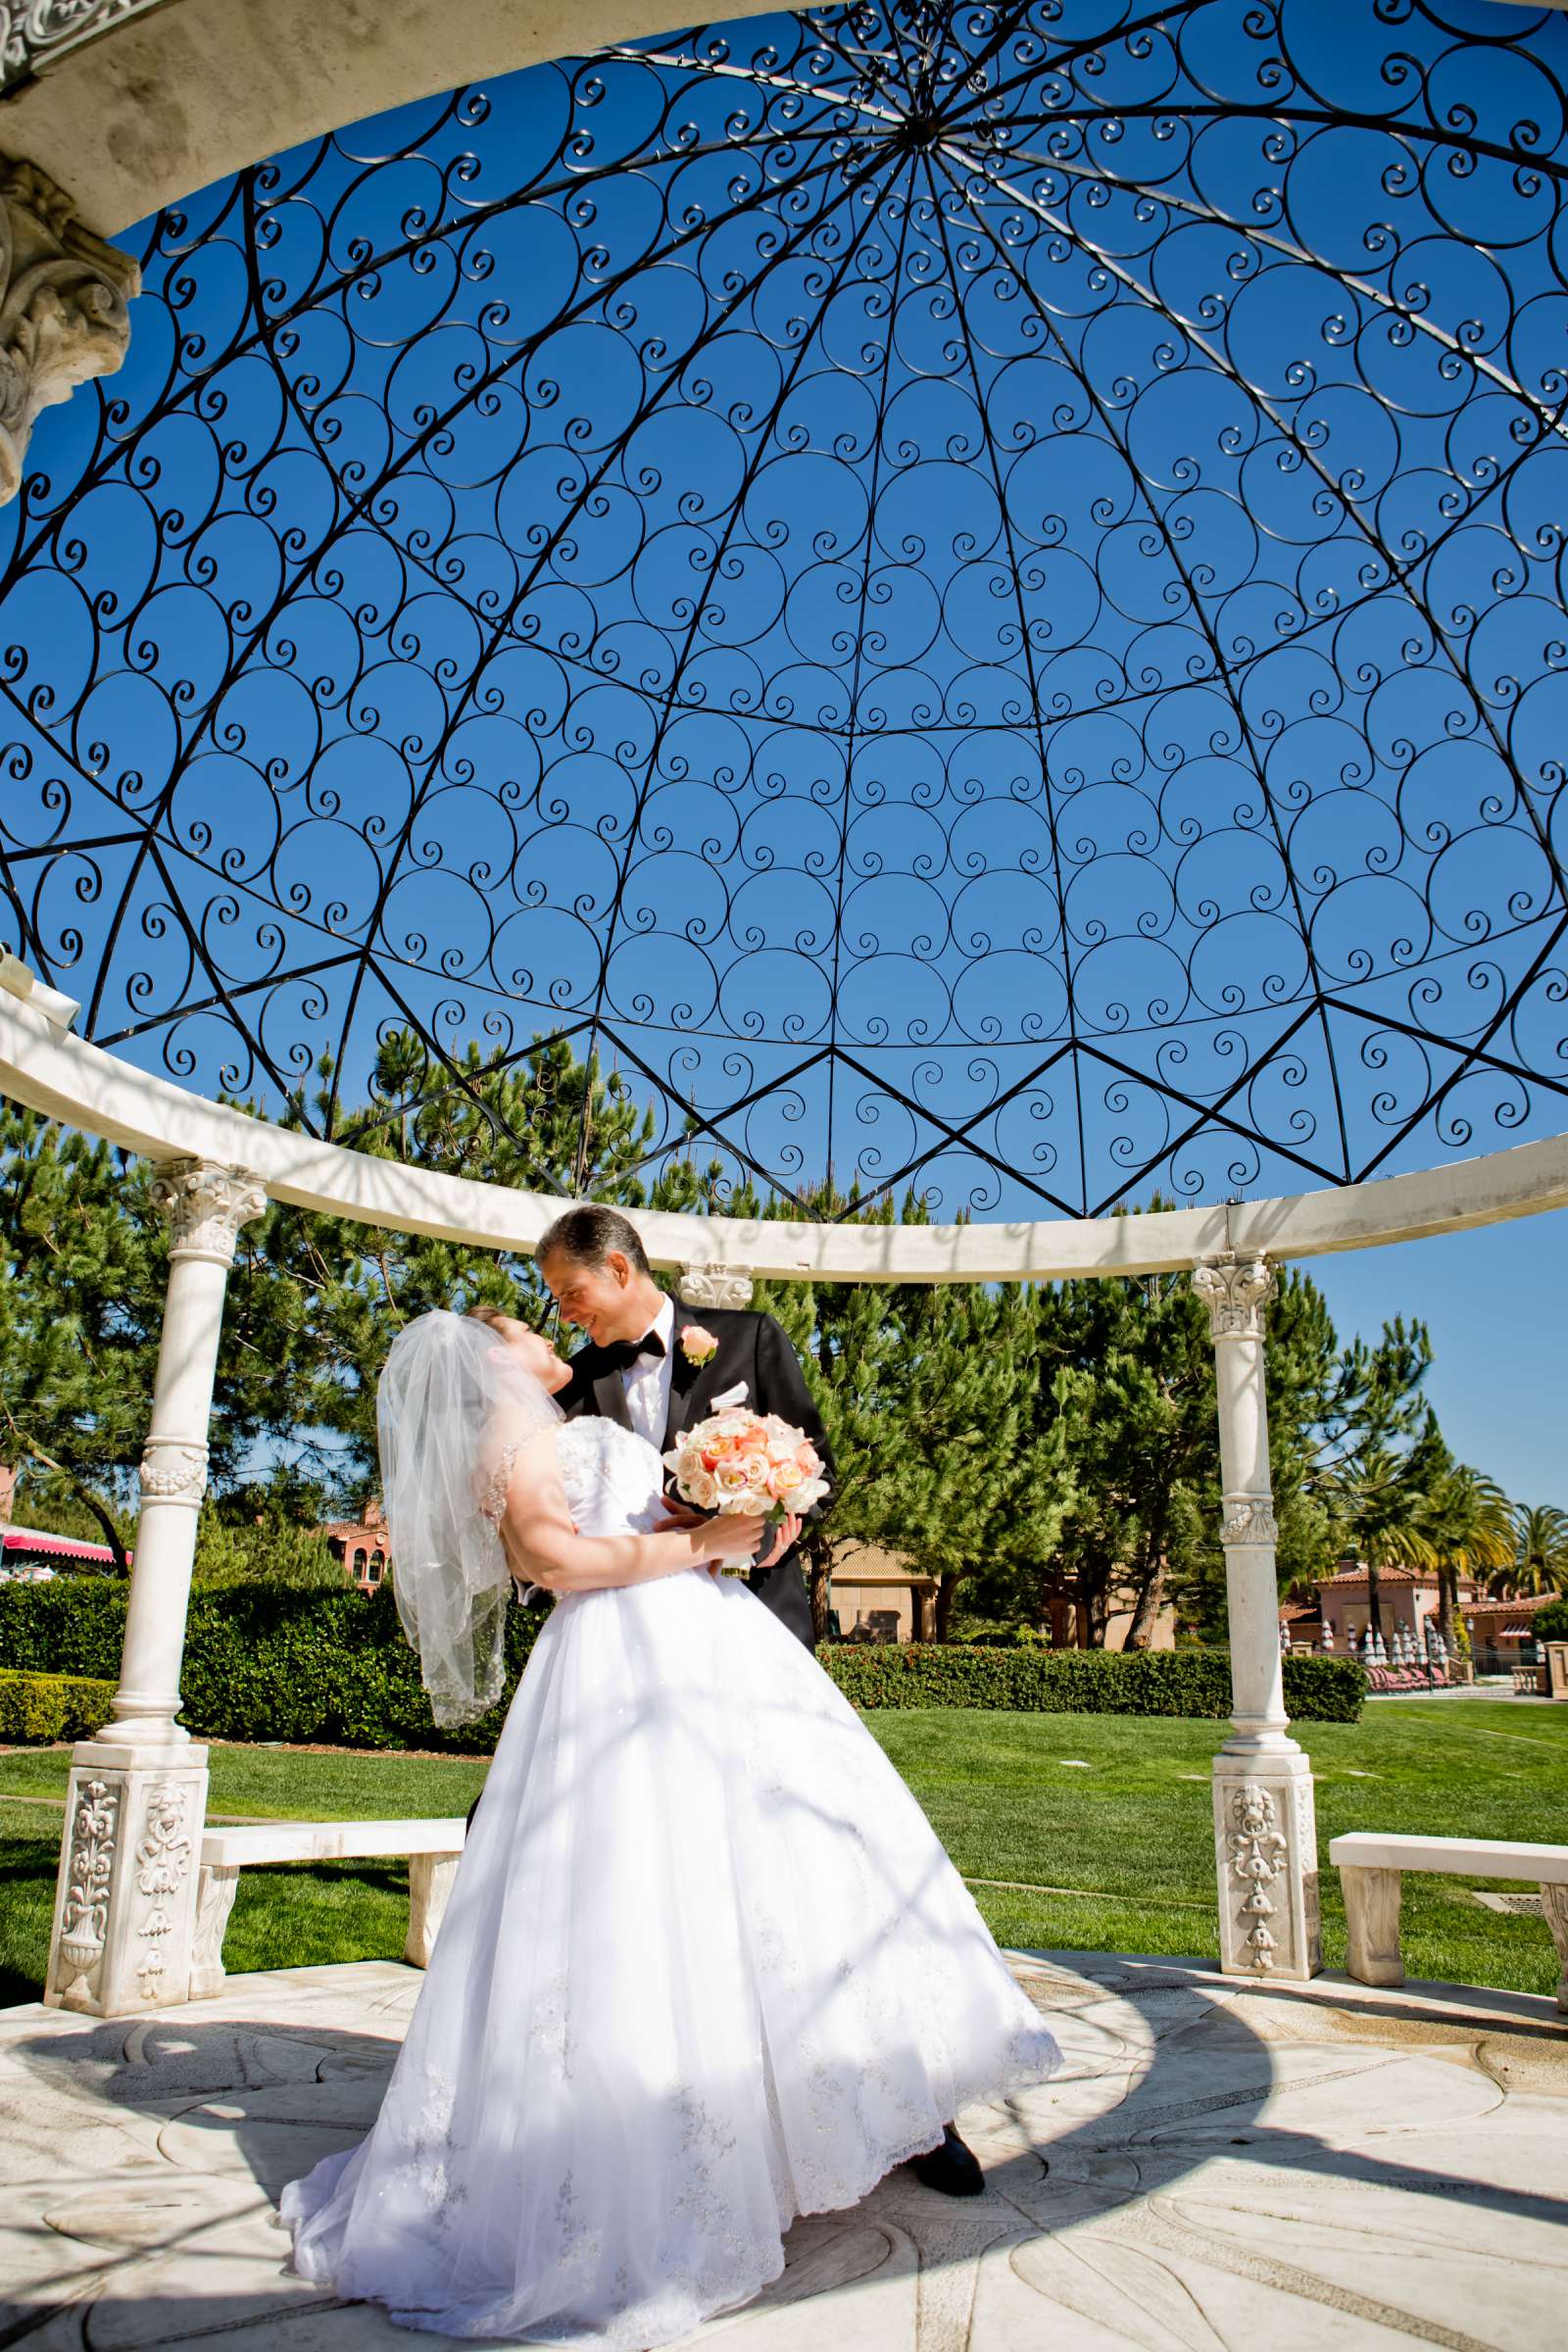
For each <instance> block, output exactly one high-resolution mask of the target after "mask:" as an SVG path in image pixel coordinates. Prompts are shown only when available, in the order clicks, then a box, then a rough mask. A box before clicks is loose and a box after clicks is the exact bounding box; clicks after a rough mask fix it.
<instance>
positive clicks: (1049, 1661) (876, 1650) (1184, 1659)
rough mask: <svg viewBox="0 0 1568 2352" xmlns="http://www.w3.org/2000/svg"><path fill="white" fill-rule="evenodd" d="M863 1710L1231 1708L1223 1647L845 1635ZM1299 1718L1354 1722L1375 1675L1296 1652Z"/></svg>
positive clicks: (844, 1677) (848, 1665) (1290, 1699)
mask: <svg viewBox="0 0 1568 2352" xmlns="http://www.w3.org/2000/svg"><path fill="white" fill-rule="evenodd" d="M818 1655H819V1656H820V1658H821V1660H822V1663H823V1665H824V1666H825V1667H826V1668H827V1670H828V1672H829V1674H831V1675H832V1677H833V1680H834V1681H835V1682H836V1683H837V1685H838V1687H839V1689H840V1690H841V1691H843V1693H844V1695H845V1697H846V1698H848V1699H850V1700H852V1701H853V1702H854V1704H855V1705H856V1706H858V1707H1002V1708H1007V1709H1011V1710H1014V1711H1016V1712H1019V1713H1026V1714H1039V1715H1186V1716H1207V1717H1211V1718H1213V1719H1214V1720H1215V1721H1222V1720H1223V1719H1224V1718H1225V1717H1226V1716H1228V1715H1229V1713H1230V1711H1231V1663H1230V1656H1229V1653H1228V1652H1227V1651H1225V1650H1223V1649H1142V1650H1134V1651H1122V1650H1105V1649H976V1648H969V1647H968V1646H963V1647H958V1646H949V1645H947V1644H944V1643H940V1642H909V1643H907V1644H898V1645H895V1644H894V1643H892V1642H887V1643H872V1642H864V1643H859V1642H842V1643H835V1644H834V1646H833V1647H832V1648H830V1649H824V1650H821V1651H819V1652H818ZM1284 1663H1285V1704H1286V1708H1287V1711H1288V1712H1289V1713H1290V1715H1291V1716H1292V1717H1293V1718H1296V1719H1299V1720H1305V1721H1308V1722H1317V1723H1354V1721H1355V1720H1356V1718H1357V1716H1358V1715H1359V1714H1360V1712H1361V1701H1362V1699H1363V1698H1364V1697H1365V1696H1366V1676H1365V1675H1364V1674H1363V1673H1362V1671H1361V1668H1360V1666H1359V1665H1358V1664H1357V1663H1356V1661H1355V1660H1354V1659H1353V1658H1307V1657H1302V1658H1294V1657H1293V1658H1287V1659H1286V1660H1285V1662H1284Z"/></svg>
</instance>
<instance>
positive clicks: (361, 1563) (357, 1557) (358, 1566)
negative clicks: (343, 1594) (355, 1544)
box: [354, 1551, 365, 1576]
mask: <svg viewBox="0 0 1568 2352" xmlns="http://www.w3.org/2000/svg"><path fill="white" fill-rule="evenodd" d="M354 1573H355V1575H356V1576H363V1575H364V1574H365V1554H364V1552H363V1551H357V1552H356V1553H355V1554H354Z"/></svg>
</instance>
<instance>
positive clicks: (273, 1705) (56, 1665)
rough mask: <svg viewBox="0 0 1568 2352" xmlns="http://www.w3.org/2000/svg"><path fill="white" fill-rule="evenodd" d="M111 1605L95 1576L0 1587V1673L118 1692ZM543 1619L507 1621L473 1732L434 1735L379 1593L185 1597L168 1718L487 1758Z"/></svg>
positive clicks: (216, 1729)
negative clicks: (176, 1687) (12, 1671)
mask: <svg viewBox="0 0 1568 2352" xmlns="http://www.w3.org/2000/svg"><path fill="white" fill-rule="evenodd" d="M125 1600H126V1592H125V1587H124V1586H123V1584H119V1583H111V1582H110V1581H109V1580H108V1579H107V1578H104V1579H99V1578H93V1579H91V1580H81V1581H78V1580H75V1579H73V1580H71V1581H70V1582H69V1583H68V1582H67V1580H66V1579H65V1578H63V1577H62V1578H58V1579H57V1580H56V1581H55V1582H54V1583H53V1584H48V1585H0V1666H9V1667H14V1668H21V1669H23V1670H25V1671H30V1672H33V1673H60V1672H69V1673H73V1674H86V1675H101V1676H106V1677H108V1678H109V1679H110V1681H111V1683H112V1684H113V1683H116V1682H118V1680H119V1676H120V1652H121V1646H122V1643H123V1640H124V1631H125ZM545 1616H546V1612H545V1611H544V1610H543V1609H510V1610H509V1611H508V1612H507V1668H508V1673H507V1687H506V1691H505V1693H504V1695H503V1698H502V1701H501V1703H500V1704H499V1705H498V1706H496V1707H493V1708H492V1709H491V1711H490V1713H489V1714H488V1715H482V1716H480V1718H479V1719H478V1721H477V1722H476V1723H470V1724H466V1725H465V1726H463V1727H462V1728H461V1729H459V1730H455V1731H442V1730H441V1729H440V1727H439V1726H438V1725H437V1724H435V1723H434V1722H432V1720H431V1716H430V1702H429V1700H428V1698H427V1697H426V1696H425V1693H424V1691H423V1689H422V1688H421V1686H420V1683H419V1669H418V1663H417V1659H416V1657H415V1655H414V1652H413V1650H412V1649H410V1647H409V1645H408V1642H406V1641H405V1640H404V1637H403V1628H402V1626H401V1625H400V1624H399V1622H398V1613H397V1604H396V1603H395V1601H394V1600H393V1598H392V1594H391V1593H390V1591H389V1590H387V1589H386V1588H385V1587H382V1588H381V1589H380V1590H379V1591H377V1592H374V1593H356V1592H351V1591H350V1590H348V1589H347V1588H346V1587H345V1589H344V1590H343V1591H342V1592H338V1593H334V1592H321V1591H319V1590H317V1591H311V1590H309V1589H308V1588H307V1589H300V1588H294V1589H289V1588H287V1587H284V1586H278V1585H229V1586H222V1587H217V1588H214V1589H213V1590H211V1591H208V1592H203V1591H201V1590H200V1589H199V1588H198V1590H197V1591H196V1592H194V1593H192V1594H191V1601H190V1617H189V1620H188V1623H187V1627H186V1634H185V1661H184V1665H183V1667H182V1669H181V1672H180V1690H181V1692H182V1694H183V1697H184V1702H185V1703H184V1709H183V1713H182V1718H181V1720H182V1721H183V1722H184V1723H185V1725H186V1726H187V1728H188V1729H189V1730H190V1731H192V1732H193V1733H195V1734H196V1735H197V1736H198V1738H202V1739H209V1740H281V1741H283V1742H284V1743H285V1744H289V1745H300V1746H309V1745H312V1744H315V1743H320V1744H322V1745H324V1746H328V1747H398V1748H424V1749H434V1750H445V1751H448V1752H450V1753H453V1754H459V1755H488V1754H489V1752H490V1750H491V1749H492V1748H493V1747H494V1746H495V1743H496V1740H498V1739H499V1737H500V1734H501V1726H502V1723H503V1721H504V1720H505V1716H506V1701H507V1699H509V1698H510V1697H511V1695H512V1691H513V1689H514V1687H515V1683H516V1678H517V1676H518V1675H519V1674H520V1673H521V1671H522V1665H523V1660H524V1659H525V1658H526V1656H527V1654H528V1651H529V1650H530V1649H531V1648H532V1646H533V1643H534V1641H535V1639H536V1637H537V1635H538V1632H539V1628H540V1627H541V1626H542V1625H543V1623H544V1621H545ZM106 1712H107V1710H106Z"/></svg>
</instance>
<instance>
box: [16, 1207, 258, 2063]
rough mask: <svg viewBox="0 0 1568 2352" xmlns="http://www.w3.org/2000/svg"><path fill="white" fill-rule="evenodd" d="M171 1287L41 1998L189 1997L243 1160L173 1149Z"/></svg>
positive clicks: (160, 2002)
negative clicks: (132, 1539)
mask: <svg viewBox="0 0 1568 2352" xmlns="http://www.w3.org/2000/svg"><path fill="white" fill-rule="evenodd" d="M153 1199H154V1201H156V1202H157V1204H158V1206H159V1208H160V1209H161V1210H162V1211H163V1213H164V1215H165V1217H166V1218H167V1220H168V1222H169V1229H170V1249H169V1292H168V1297H167V1299H166V1302H165V1307H164V1329H163V1337H162V1340H161V1342H160V1344H159V1349H158V1372H157V1377H156V1380H155V1382H154V1387H153V1410H152V1426H151V1429H150V1431H149V1434H148V1438H147V1446H146V1451H145V1453H144V1455H143V1457H142V1464H141V1510H140V1514H139V1516H138V1519H137V1524H136V1545H135V1554H136V1556H135V1566H134V1569H133V1571H132V1575H131V1583H130V1607H129V1611H128V1614H127V1616H126V1620H125V1643H124V1649H123V1654H122V1658H121V1670H120V1689H119V1691H117V1693H116V1695H115V1700H114V1713H113V1716H112V1718H111V1720H110V1721H109V1722H108V1723H107V1724H106V1725H105V1726H104V1728H103V1730H102V1731H101V1732H100V1733H99V1734H98V1736H97V1738H96V1739H94V1740H81V1741H78V1743H77V1745H76V1747H75V1748H74V1750H73V1754H72V1766H71V1784H70V1789H69V1790H68V1793H67V1802H66V1826H65V1836H64V1838H63V1840H62V1844H61V1853H60V1882H59V1886H58V1888H57V1890H56V1896H55V1920H54V1934H53V1936H52V1938H51V1942H50V1953H49V1974H48V1979H47V1982H46V1985H45V1988H44V1999H45V2000H46V2001H48V2002H50V2003H51V2004H55V2005H58V2006H62V2007H65V2008H68V2009H84V2010H88V2011H90V2012H91V2013H92V2014H93V2015H95V2016H99V2017H123V2016H125V2015H128V2014H132V2013H134V2012H135V2011H137V2010H142V2009H149V2008H156V2007H163V2006H165V2005H167V2004H168V2003H170V2002H172V2001H182V2000H184V1999H186V1998H187V1996H188V1993H189V1988H190V1973H191V1949H192V1939H193V1935H194V1928H195V1909H196V1879H197V1864H198V1863H199V1860H200V1855H201V1839H202V1827H203V1823H204V1821H205V1818H206V1812H207V1750H206V1748H205V1747H204V1746H199V1745H196V1744H195V1743H193V1742H192V1740H191V1738H190V1734H189V1733H188V1732H187V1731H186V1730H185V1729H184V1727H183V1725H181V1724H179V1723H177V1722H176V1721H175V1717H176V1716H177V1714H178V1713H179V1706H180V1696H179V1669H180V1660H181V1658H182V1656H183V1654H184V1646H185V1613H186V1609H187V1606H188V1604H189V1600H190V1579H191V1569H192V1566H193V1564H194V1561H195V1556H196V1518H197V1513H198V1511H199V1510H200V1508H201V1500H202V1495H203V1494H204V1493H205V1491H206V1486H207V1427H208V1419H209V1416H210V1414H211V1411H212V1403H213V1381H214V1377H215V1374H216V1372H217V1368H218V1343H219V1337H220V1333H221V1326H222V1319H223V1292H224V1289H225V1286H226V1284H227V1280H228V1269H229V1266H230V1265H231V1264H232V1262H233V1257H234V1245H235V1242H236V1241H237V1239H238V1236H239V1229H240V1227H241V1226H242V1225H244V1224H245V1223H247V1222H248V1220H249V1219H250V1218H252V1217H256V1216H260V1214H261V1212H262V1210H263V1208H264V1207H265V1205H266V1200H267V1196H266V1194H265V1192H264V1191H263V1188H262V1186H261V1185H260V1184H259V1183H258V1182H257V1181H256V1179H255V1178H254V1177H253V1176H250V1175H247V1174H246V1173H245V1171H244V1170H243V1169H239V1168H225V1167H219V1166H215V1165H214V1164H213V1163H212V1162H211V1161H206V1160H178V1161H175V1162H174V1163H173V1164H172V1166H170V1167H169V1168H167V1169H165V1170H164V1171H163V1172H162V1173H161V1174H160V1175H159V1176H158V1177H157V1178H156V1179H155V1181H154V1184H153Z"/></svg>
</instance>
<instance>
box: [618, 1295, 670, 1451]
mask: <svg viewBox="0 0 1568 2352" xmlns="http://www.w3.org/2000/svg"><path fill="white" fill-rule="evenodd" d="M649 1332H650V1333H653V1332H657V1333H658V1334H659V1337H660V1338H661V1339H662V1341H663V1343H664V1352H663V1354H662V1355H645V1356H643V1357H642V1359H641V1360H640V1361H639V1362H638V1363H635V1364H629V1365H628V1366H627V1368H626V1370H625V1371H624V1372H623V1373H622V1374H621V1376H620V1385H621V1387H622V1389H623V1390H624V1391H625V1396H626V1411H627V1414H628V1415H629V1417H630V1420H631V1425H632V1427H633V1429H634V1430H635V1431H636V1432H637V1435H638V1436H639V1437H640V1438H646V1439H647V1440H648V1443H649V1445H650V1446H658V1448H659V1450H660V1452H661V1453H662V1452H663V1450H664V1431H665V1430H666V1428H667V1427H668V1426H669V1383H670V1378H671V1375H672V1373H673V1370H674V1362H673V1348H674V1345H675V1301H674V1299H671V1298H668V1297H667V1296H666V1298H665V1299H664V1303H663V1305H662V1307H661V1308H660V1310H659V1312H658V1314H657V1315H656V1316H655V1317H654V1320H653V1322H652V1323H651V1324H650V1325H649Z"/></svg>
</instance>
